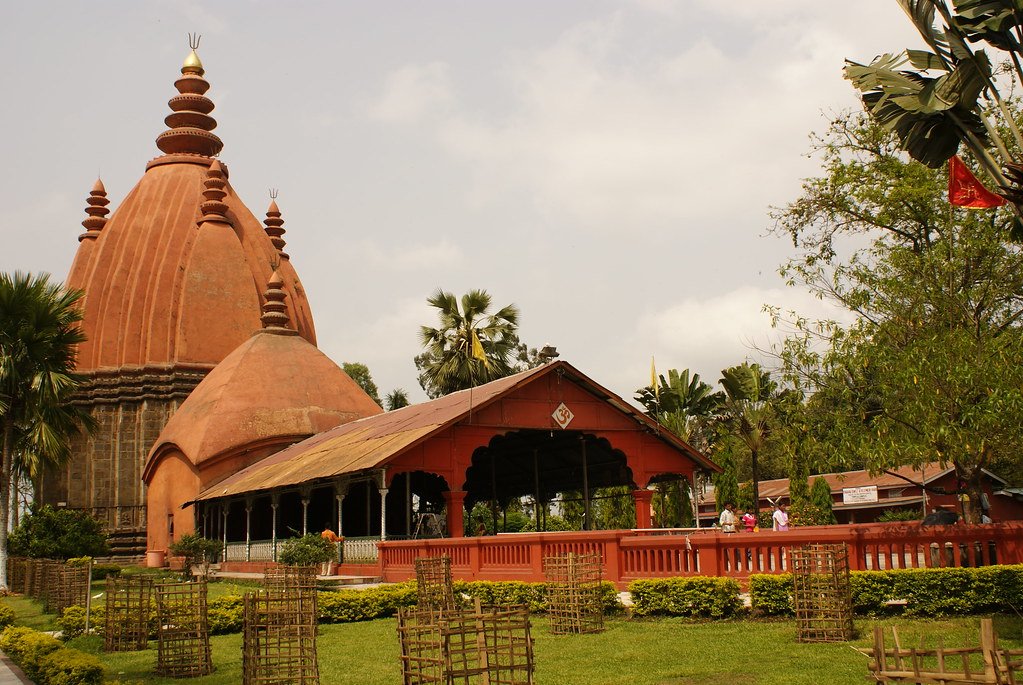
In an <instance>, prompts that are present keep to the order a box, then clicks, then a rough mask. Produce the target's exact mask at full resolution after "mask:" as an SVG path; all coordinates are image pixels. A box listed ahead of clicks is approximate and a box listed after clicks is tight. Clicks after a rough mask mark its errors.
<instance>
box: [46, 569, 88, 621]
mask: <svg viewBox="0 0 1023 685" xmlns="http://www.w3.org/2000/svg"><path fill="white" fill-rule="evenodd" d="M55 569H56V570H55V572H54V574H53V580H54V584H53V586H52V587H51V588H50V593H49V599H48V601H47V604H48V605H49V606H52V607H53V611H54V613H56V614H58V615H59V614H60V613H62V612H63V611H64V609H67V608H68V607H70V606H80V607H85V606H86V604H88V601H89V585H90V581H91V580H92V579H91V577H90V576H91V575H92V573H91V572H92V565H91V564H79V563H75V564H71V563H67V562H65V563H63V564H57V565H55Z"/></svg>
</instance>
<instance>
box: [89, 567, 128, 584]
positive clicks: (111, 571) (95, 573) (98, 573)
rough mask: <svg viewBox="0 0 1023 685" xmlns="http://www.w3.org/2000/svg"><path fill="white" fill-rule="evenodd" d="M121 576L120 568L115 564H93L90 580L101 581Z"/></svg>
mask: <svg viewBox="0 0 1023 685" xmlns="http://www.w3.org/2000/svg"><path fill="white" fill-rule="evenodd" d="M119 575H121V567H120V566H118V565H117V564H94V565H93V567H92V579H93V580H94V581H95V580H103V579H104V578H106V577H107V576H119Z"/></svg>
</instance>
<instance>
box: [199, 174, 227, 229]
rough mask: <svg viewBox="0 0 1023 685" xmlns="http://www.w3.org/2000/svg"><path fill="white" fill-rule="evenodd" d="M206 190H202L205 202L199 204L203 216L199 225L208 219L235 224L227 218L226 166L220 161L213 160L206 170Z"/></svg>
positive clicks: (204, 183)
mask: <svg viewBox="0 0 1023 685" xmlns="http://www.w3.org/2000/svg"><path fill="white" fill-rule="evenodd" d="M203 186H204V187H205V190H203V191H202V196H203V198H204V200H203V203H202V204H201V205H200V206H199V208H200V209H201V210H202V218H201V219H199V226H202V225H203V224H204V223H206V222H207V221H219V222H221V223H225V224H228V225H233V224H232V223H231V220H230V219H229V218H227V204H226V203H225V202H224V198H225V197H227V191H225V190H224V188H225V187H226V186H227V181H225V180H224V168H223V167H222V166H221V165H220V162H218V161H217V160H213V163H212V164H210V168H209V170H208V171H207V172H206V180H205V181H203Z"/></svg>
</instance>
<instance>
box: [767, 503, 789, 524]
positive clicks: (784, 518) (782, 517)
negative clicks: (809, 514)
mask: <svg viewBox="0 0 1023 685" xmlns="http://www.w3.org/2000/svg"><path fill="white" fill-rule="evenodd" d="M771 520H772V521H774V529H775V530H788V529H789V515H788V513H786V511H785V505H784V504H782V503H781V502H779V503H778V504H776V505H775V506H774V514H772V515H771Z"/></svg>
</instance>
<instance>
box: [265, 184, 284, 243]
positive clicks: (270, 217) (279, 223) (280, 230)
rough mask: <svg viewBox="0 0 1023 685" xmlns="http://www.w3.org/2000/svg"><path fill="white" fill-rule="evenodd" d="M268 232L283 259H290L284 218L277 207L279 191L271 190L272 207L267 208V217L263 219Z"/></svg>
mask: <svg viewBox="0 0 1023 685" xmlns="http://www.w3.org/2000/svg"><path fill="white" fill-rule="evenodd" d="M263 225H264V226H266V228H265V229H264V230H265V231H266V234H267V235H268V236H269V237H270V242H271V243H273V245H274V247H276V248H277V252H278V253H279V254H280V255H281V258H282V259H288V253H287V252H285V251H284V245H285V242H284V237H283V236H284V234H285V230H284V219H282V218H281V210H280V209H278V207H277V191H276V190H271V191H270V207H269V208H268V209H267V210H266V218H265V219H263Z"/></svg>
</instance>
